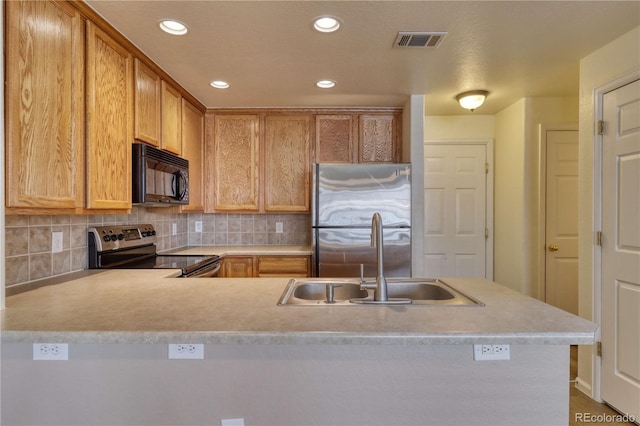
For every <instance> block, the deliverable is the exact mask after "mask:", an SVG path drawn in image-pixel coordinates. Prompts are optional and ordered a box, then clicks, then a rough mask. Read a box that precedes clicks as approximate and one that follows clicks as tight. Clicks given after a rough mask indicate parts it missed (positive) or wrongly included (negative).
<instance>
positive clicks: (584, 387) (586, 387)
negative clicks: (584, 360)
mask: <svg viewBox="0 0 640 426" xmlns="http://www.w3.org/2000/svg"><path fill="white" fill-rule="evenodd" d="M575 383H576V384H575V386H576V389H578V390H579V391H580V392H582V393H583V394H585V395H587V396H588V397H589V398H591V399H594V400H595V401H598V400H597V399H595V398H594V397H593V392H592V389H591V383H588V382H585V381H584V380H582V379H581V378H580V377H576V380H575ZM598 402H602V401H598Z"/></svg>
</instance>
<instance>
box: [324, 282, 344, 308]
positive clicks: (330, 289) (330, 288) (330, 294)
mask: <svg viewBox="0 0 640 426" xmlns="http://www.w3.org/2000/svg"><path fill="white" fill-rule="evenodd" d="M336 287H342V284H332V283H327V285H326V287H325V293H326V295H327V300H326V301H325V303H336V299H335V296H334V289H335V288H336Z"/></svg>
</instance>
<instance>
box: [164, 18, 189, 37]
mask: <svg viewBox="0 0 640 426" xmlns="http://www.w3.org/2000/svg"><path fill="white" fill-rule="evenodd" d="M158 25H159V26H160V29H161V30H162V31H164V32H165V33H169V34H173V35H185V34H186V33H187V31H189V30H188V29H187V26H186V25H185V24H183V23H182V22H180V21H176V20H174V19H163V20H161V21H160V22H158Z"/></svg>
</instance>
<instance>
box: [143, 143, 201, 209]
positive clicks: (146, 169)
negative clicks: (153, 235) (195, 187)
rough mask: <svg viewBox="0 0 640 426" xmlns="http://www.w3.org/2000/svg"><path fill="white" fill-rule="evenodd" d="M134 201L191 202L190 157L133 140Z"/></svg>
mask: <svg viewBox="0 0 640 426" xmlns="http://www.w3.org/2000/svg"><path fill="white" fill-rule="evenodd" d="M132 150H133V151H132V153H133V155H132V164H133V173H132V182H133V187H132V195H133V200H132V201H133V204H145V205H150V206H169V205H173V204H189V161H188V160H185V159H184V158H180V157H178V156H176V155H173V154H171V153H169V152H165V151H161V150H159V149H157V148H154V147H152V146H149V145H146V144H143V143H134V144H132Z"/></svg>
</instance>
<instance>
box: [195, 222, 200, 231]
mask: <svg viewBox="0 0 640 426" xmlns="http://www.w3.org/2000/svg"><path fill="white" fill-rule="evenodd" d="M195 228H196V232H202V221H201V220H196V222H195Z"/></svg>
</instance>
